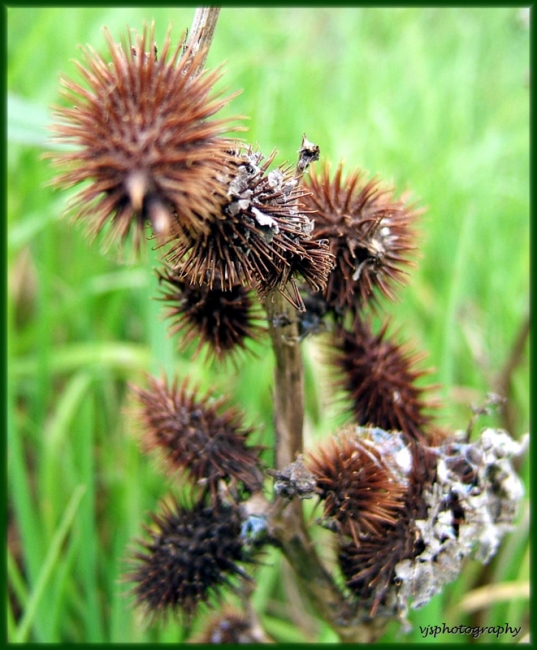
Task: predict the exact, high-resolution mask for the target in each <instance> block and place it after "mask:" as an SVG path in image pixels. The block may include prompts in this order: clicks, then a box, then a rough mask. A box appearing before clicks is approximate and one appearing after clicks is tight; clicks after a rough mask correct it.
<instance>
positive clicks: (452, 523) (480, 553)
mask: <svg viewBox="0 0 537 650" xmlns="http://www.w3.org/2000/svg"><path fill="white" fill-rule="evenodd" d="M366 431H367V430H366ZM368 435H374V436H375V437H376V438H377V439H378V441H379V451H380V453H381V456H382V458H383V461H384V462H388V463H390V464H392V465H393V463H394V462H396V463H397V465H398V466H399V467H400V468H401V470H404V473H405V475H406V486H407V487H406V491H405V494H404V498H403V507H402V508H401V510H400V511H399V516H398V517H397V518H396V519H395V520H394V521H390V522H388V521H386V523H385V524H384V525H383V529H382V531H380V533H379V534H373V533H372V534H370V535H369V536H367V537H363V538H361V539H359V543H356V541H355V540H354V539H353V540H349V538H348V537H347V538H345V537H344V536H342V535H341V534H340V535H339V540H338V542H339V554H338V555H339V563H340V566H341V569H342V573H343V575H344V577H345V581H346V584H347V586H348V587H349V589H350V590H351V592H352V593H353V594H354V595H355V597H356V599H357V603H358V604H359V606H360V608H363V610H365V611H366V612H368V615H369V617H375V616H376V615H382V616H390V617H391V616H394V615H398V616H405V615H406V613H407V611H408V609H409V607H410V606H412V607H413V608H418V607H421V606H423V605H424V604H425V603H427V602H428V601H429V600H430V599H431V598H432V597H433V596H434V595H435V594H437V593H438V592H439V591H441V589H442V588H443V586H444V585H445V584H446V583H448V582H451V581H452V580H454V579H455V578H456V577H457V576H458V575H459V573H460V571H461V570H462V566H463V562H464V560H465V559H466V558H468V557H475V558H476V559H478V560H480V561H481V562H483V563H486V562H488V561H489V560H490V558H491V557H492V556H493V555H494V553H495V552H496V550H497V548H498V546H499V543H500V540H501V538H502V536H503V535H504V534H505V533H506V532H507V531H508V530H510V529H511V528H512V523H513V520H514V518H515V516H516V513H517V505H518V502H519V500H520V498H521V496H522V494H523V488H522V483H521V481H520V479H519V478H518V477H517V476H516V473H515V471H514V469H513V464H512V460H513V458H514V457H516V456H519V455H520V454H522V453H523V451H524V450H525V448H526V444H527V440H523V441H522V442H520V443H519V442H516V441H514V440H512V439H511V438H510V437H509V435H508V434H507V433H505V431H499V430H493V429H486V430H484V431H483V432H482V433H481V436H480V438H479V439H477V440H476V441H475V442H471V443H468V442H465V434H464V432H460V434H456V435H455V436H451V437H450V439H447V440H445V441H444V442H442V444H440V445H438V446H436V447H426V446H424V445H422V444H420V443H416V442H414V441H409V442H408V443H404V442H403V440H402V438H401V437H400V436H399V437H394V435H393V434H390V433H387V432H382V431H380V430H373V431H371V430H369V434H368ZM402 452H403V454H402ZM401 461H402V462H401Z"/></svg>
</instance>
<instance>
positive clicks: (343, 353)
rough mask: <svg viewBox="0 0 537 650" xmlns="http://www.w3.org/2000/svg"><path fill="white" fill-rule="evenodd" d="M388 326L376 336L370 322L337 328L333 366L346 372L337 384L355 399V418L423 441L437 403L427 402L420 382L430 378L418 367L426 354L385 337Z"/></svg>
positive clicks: (366, 423) (342, 373) (361, 422)
mask: <svg viewBox="0 0 537 650" xmlns="http://www.w3.org/2000/svg"><path fill="white" fill-rule="evenodd" d="M387 329H388V324H387V323H385V324H384V325H383V326H382V327H381V329H380V331H379V332H378V333H377V334H374V333H373V331H372V326H371V324H370V323H369V322H366V321H360V320H359V319H356V320H355V321H354V323H353V327H352V330H350V331H347V330H345V329H343V328H338V329H337V335H336V336H335V337H334V342H335V343H334V348H335V350H334V352H335V354H334V355H333V358H332V363H333V364H334V365H335V366H336V368H338V369H340V371H341V378H340V379H339V381H338V385H339V386H340V387H341V388H343V389H344V391H345V393H346V394H347V395H348V396H349V398H350V400H351V405H352V406H351V410H352V416H353V420H354V421H355V422H356V424H360V425H374V426H377V427H380V428H381V429H384V430H385V431H402V432H404V433H405V434H406V435H407V436H409V437H410V438H413V439H414V440H420V439H421V440H423V439H424V436H425V434H424V431H426V430H427V428H428V427H429V426H430V425H431V421H432V410H433V408H434V407H435V406H438V404H437V403H436V402H434V401H427V400H425V398H424V394H425V393H426V392H427V390H429V391H430V390H431V388H432V387H428V388H424V387H421V386H419V385H418V384H417V381H418V380H419V379H420V378H421V377H423V376H424V375H425V374H427V371H425V370H418V369H416V365H417V364H418V363H419V362H420V361H421V360H422V359H423V356H424V355H423V354H416V353H414V352H412V351H411V350H410V348H409V346H408V345H407V346H404V345H397V344H395V343H394V342H392V341H390V340H389V339H388V338H387V337H386V333H387Z"/></svg>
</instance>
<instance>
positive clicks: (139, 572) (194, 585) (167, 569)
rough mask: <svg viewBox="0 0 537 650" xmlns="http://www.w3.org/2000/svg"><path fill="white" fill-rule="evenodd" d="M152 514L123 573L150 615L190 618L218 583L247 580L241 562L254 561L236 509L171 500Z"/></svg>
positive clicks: (213, 594)
mask: <svg viewBox="0 0 537 650" xmlns="http://www.w3.org/2000/svg"><path fill="white" fill-rule="evenodd" d="M152 519H153V525H152V526H151V527H146V532H147V536H148V538H149V539H147V540H140V541H139V542H138V544H139V546H140V547H141V549H142V550H140V551H138V552H136V553H135V554H134V557H133V564H134V568H133V570H132V571H131V573H130V574H129V575H128V576H127V579H128V580H129V581H131V582H133V583H134V584H135V587H134V590H133V591H134V593H135V595H136V601H137V603H138V604H139V605H141V606H142V607H143V608H144V609H145V611H146V613H147V615H148V616H149V617H154V616H155V615H156V614H162V615H164V616H165V615H166V614H168V613H169V612H172V613H176V614H180V615H184V616H185V617H186V618H187V619H189V618H191V617H192V615H193V614H194V613H195V612H196V610H197V609H198V607H199V605H200V604H201V603H206V604H207V605H209V606H210V605H211V599H213V598H215V597H216V598H218V596H219V594H220V590H221V589H222V587H230V586H233V584H234V582H233V581H234V580H235V582H236V580H237V579H249V577H248V574H247V573H245V571H244V569H243V568H242V564H244V563H251V562H252V561H253V560H252V558H251V557H250V555H249V553H248V550H247V547H246V546H245V545H244V543H243V539H242V538H241V527H242V524H243V519H242V516H241V513H240V511H239V510H238V509H237V508H234V507H231V506H229V505H225V504H223V503H215V504H205V503H203V502H198V503H197V504H195V505H194V506H193V507H187V506H184V505H182V504H180V503H178V502H173V503H172V504H171V505H164V506H163V508H162V511H161V513H159V514H154V515H153V516H152Z"/></svg>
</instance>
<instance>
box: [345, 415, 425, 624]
mask: <svg viewBox="0 0 537 650" xmlns="http://www.w3.org/2000/svg"><path fill="white" fill-rule="evenodd" d="M357 433H358V435H359V437H365V438H366V439H369V440H370V441H372V442H373V443H374V444H375V447H376V453H377V455H378V456H380V457H381V458H382V463H383V465H384V466H386V467H389V468H390V469H391V471H392V473H393V476H394V477H396V479H397V481H398V483H399V485H400V487H402V488H403V490H402V492H401V493H400V494H399V495H398V508H397V511H396V516H394V517H392V519H391V520H389V519H385V520H384V521H383V522H382V523H381V524H380V526H379V527H378V529H377V530H376V531H374V532H373V531H372V532H371V534H369V535H363V536H362V537H361V538H360V539H359V540H358V543H357V542H356V540H355V539H350V538H349V537H348V536H346V537H345V536H342V535H340V536H339V541H338V545H339V549H338V559H339V564H340V567H341V571H342V573H343V576H344V578H345V581H346V585H347V587H348V588H349V589H350V591H351V592H352V593H353V594H354V595H355V596H356V597H357V599H358V601H359V603H360V606H361V607H362V608H363V609H365V610H366V611H367V612H369V614H370V616H371V617H374V616H375V615H376V613H377V611H378V610H379V608H380V609H381V610H382V609H384V610H386V611H389V615H393V614H394V613H395V611H397V606H396V604H395V605H394V603H393V602H392V601H393V594H392V593H391V592H392V591H393V590H394V589H395V584H396V583H395V575H396V566H397V564H398V563H399V562H401V561H402V560H404V559H406V558H415V557H416V556H418V555H419V554H420V553H422V552H423V550H424V543H423V540H422V539H421V537H420V535H419V532H418V526H417V524H416V521H418V520H421V519H423V518H424V517H426V515H427V510H428V507H427V503H426V501H425V499H424V497H423V493H424V492H425V491H426V489H427V488H429V487H430V486H431V485H432V483H433V482H434V480H435V478H436V460H437V459H436V455H435V454H434V452H432V451H431V450H429V449H428V448H426V447H423V446H422V445H421V444H419V443H415V442H413V441H410V442H409V441H408V440H406V439H405V438H404V436H403V435H402V434H401V433H397V432H386V431H383V430H382V429H378V428H373V429H368V428H364V429H361V428H358V429H357ZM364 461H365V462H366V464H367V463H368V462H369V463H371V461H372V459H369V461H367V460H365V459H364ZM390 608H392V609H390Z"/></svg>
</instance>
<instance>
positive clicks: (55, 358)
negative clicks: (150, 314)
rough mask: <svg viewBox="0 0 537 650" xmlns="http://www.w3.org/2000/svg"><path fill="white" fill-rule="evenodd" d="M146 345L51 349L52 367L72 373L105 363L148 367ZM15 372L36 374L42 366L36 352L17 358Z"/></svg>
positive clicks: (117, 367)
mask: <svg viewBox="0 0 537 650" xmlns="http://www.w3.org/2000/svg"><path fill="white" fill-rule="evenodd" d="M149 361H150V357H149V350H148V348H147V347H146V346H143V345H135V344H131V343H123V342H120V341H114V342H110V343H108V342H106V343H100V342H99V343H74V344H72V345H64V346H61V347H59V348H55V349H53V350H51V355H50V370H51V372H53V373H63V372H72V371H73V370H78V369H79V368H86V369H87V368H88V367H91V366H98V365H104V366H107V367H110V368H114V369H115V370H117V371H132V370H137V369H140V368H142V369H146V368H147V367H148V365H149ZM12 367H13V374H14V375H15V376H18V377H19V378H20V377H24V376H26V377H28V376H33V375H35V373H36V372H37V369H38V360H37V359H36V358H35V355H30V356H28V357H26V358H23V359H17V360H14V361H13V363H12Z"/></svg>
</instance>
